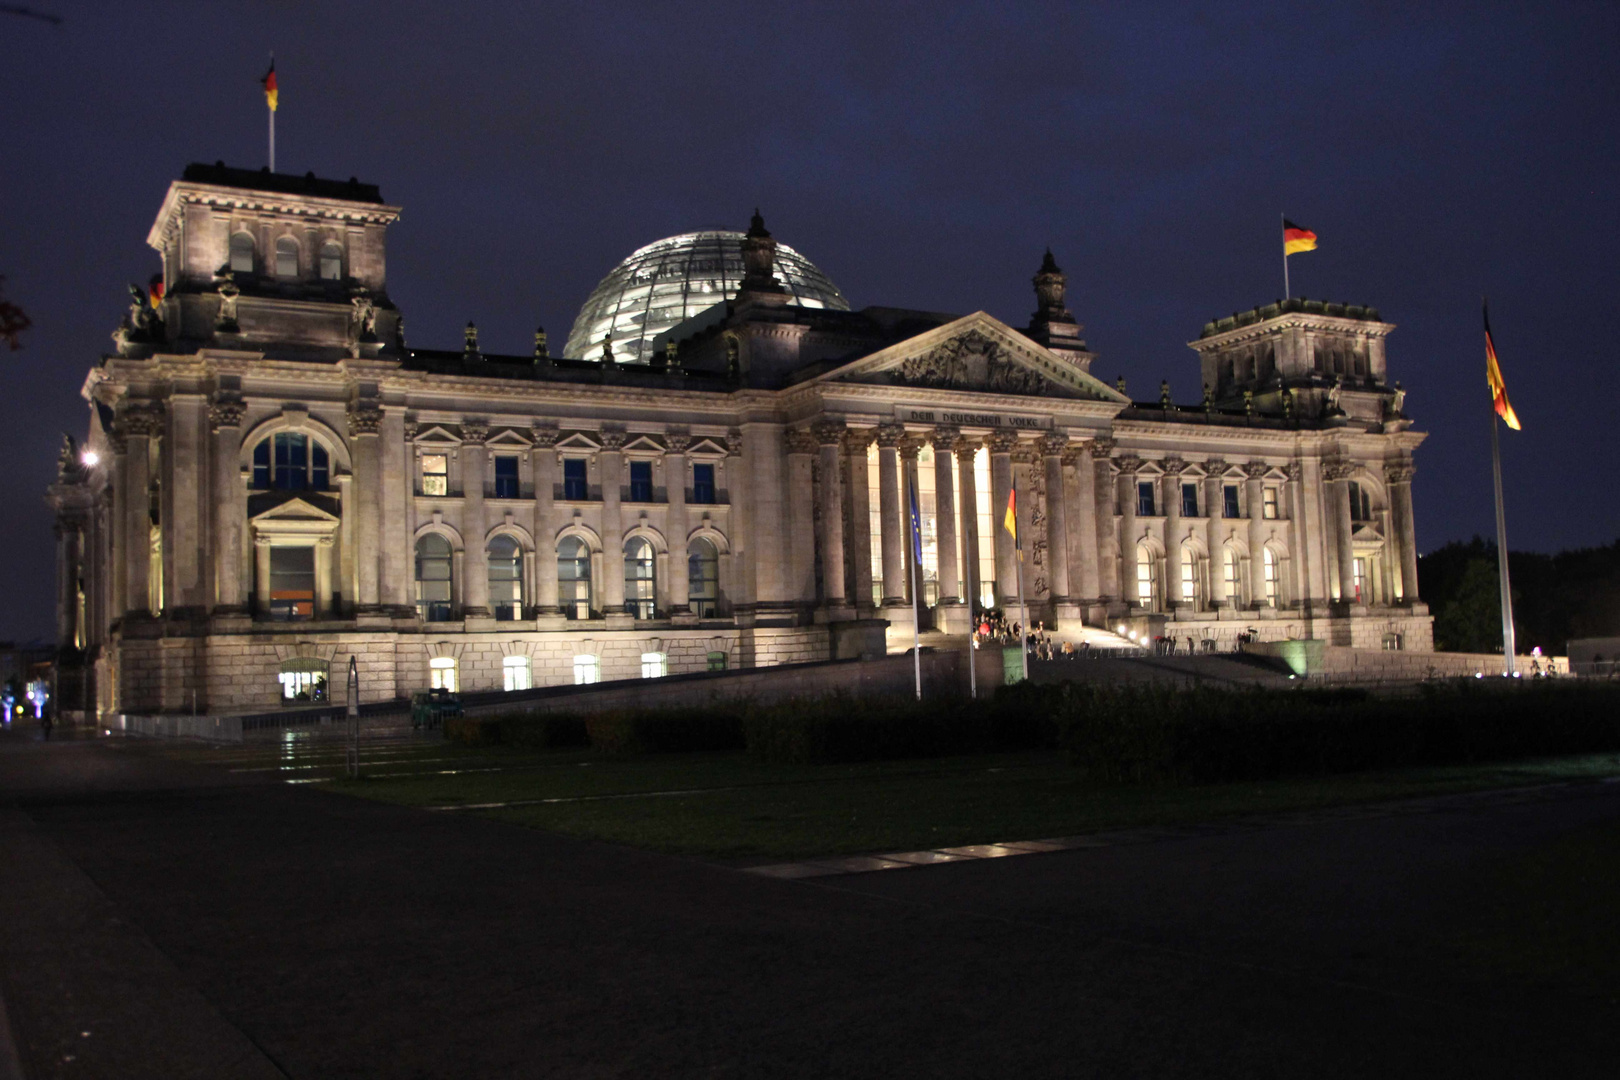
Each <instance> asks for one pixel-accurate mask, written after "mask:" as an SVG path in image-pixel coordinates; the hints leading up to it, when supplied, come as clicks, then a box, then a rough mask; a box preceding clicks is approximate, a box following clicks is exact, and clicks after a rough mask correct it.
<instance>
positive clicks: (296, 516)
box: [253, 496, 339, 524]
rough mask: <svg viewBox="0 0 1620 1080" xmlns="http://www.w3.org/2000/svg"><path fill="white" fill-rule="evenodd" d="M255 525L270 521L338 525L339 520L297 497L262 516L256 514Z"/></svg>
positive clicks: (276, 506)
mask: <svg viewBox="0 0 1620 1080" xmlns="http://www.w3.org/2000/svg"><path fill="white" fill-rule="evenodd" d="M253 520H254V522H255V523H260V522H269V521H303V522H324V523H331V524H336V523H337V522H338V520H339V518H338V517H337V515H336V514H329V513H327V512H326V511H325V510H322V509H321V508H320V507H318V506H315V505H314V504H312V503H308V502H305V501H304V500H303V499H300V498H297V497H296V496H295V497H293V498H291V499H288V500H287V501H286V502H284V503H278V504H277V505H275V506H272V507H271V508H270V509H268V510H266V511H265V512H264V513H262V514H255V515H254V517H253Z"/></svg>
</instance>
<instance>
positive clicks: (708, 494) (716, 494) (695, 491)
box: [692, 461, 720, 506]
mask: <svg viewBox="0 0 1620 1080" xmlns="http://www.w3.org/2000/svg"><path fill="white" fill-rule="evenodd" d="M705 473H706V474H707V477H708V479H707V480H706V481H704V480H701V479H700V477H702V476H704V475H705ZM719 499H720V470H719V467H718V466H717V465H716V464H715V463H714V462H712V461H694V462H692V502H693V503H695V504H697V505H699V506H714V505H716V504H717V503H718V502H719Z"/></svg>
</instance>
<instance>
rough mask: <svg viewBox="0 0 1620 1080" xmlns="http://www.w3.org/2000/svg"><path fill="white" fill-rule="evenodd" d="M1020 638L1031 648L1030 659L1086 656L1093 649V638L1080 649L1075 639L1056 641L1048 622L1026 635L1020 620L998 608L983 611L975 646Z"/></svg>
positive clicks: (974, 632) (975, 630) (1004, 642)
mask: <svg viewBox="0 0 1620 1080" xmlns="http://www.w3.org/2000/svg"><path fill="white" fill-rule="evenodd" d="M1020 641H1022V642H1023V643H1024V644H1025V645H1026V646H1027V647H1028V648H1029V655H1030V658H1031V659H1034V660H1056V659H1058V658H1059V657H1062V658H1064V659H1068V658H1070V657H1074V656H1084V655H1085V654H1086V653H1088V652H1090V650H1091V643H1090V642H1089V641H1088V642H1082V643H1081V645H1080V648H1079V649H1076V648H1075V647H1074V643H1073V642H1071V641H1064V642H1057V641H1054V640H1053V639H1052V635H1051V634H1050V633H1048V632H1047V629H1046V623H1045V622H1036V624H1035V628H1034V629H1033V630H1031V631H1029V632H1028V633H1027V634H1026V633H1025V632H1024V628H1023V626H1021V625H1020V624H1019V623H1018V622H1017V620H1013V621H1011V622H1009V621H1008V620H1007V618H1006V617H1005V616H1004V615H1002V613H1001V611H1000V609H998V608H990V609H988V610H986V611H985V612H984V613H983V614H981V615H980V616H979V625H978V626H977V627H975V628H974V631H973V647H974V648H975V649H977V648H981V647H983V646H985V645H1017V644H1018V643H1019V642H1020Z"/></svg>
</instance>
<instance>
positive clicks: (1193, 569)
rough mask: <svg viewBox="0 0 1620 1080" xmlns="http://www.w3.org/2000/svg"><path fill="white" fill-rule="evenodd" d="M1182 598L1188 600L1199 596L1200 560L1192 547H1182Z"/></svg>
mask: <svg viewBox="0 0 1620 1080" xmlns="http://www.w3.org/2000/svg"><path fill="white" fill-rule="evenodd" d="M1181 598H1182V599H1183V600H1186V601H1188V602H1191V601H1193V600H1196V599H1197V598H1198V561H1197V556H1196V555H1194V554H1193V550H1192V548H1182V549H1181Z"/></svg>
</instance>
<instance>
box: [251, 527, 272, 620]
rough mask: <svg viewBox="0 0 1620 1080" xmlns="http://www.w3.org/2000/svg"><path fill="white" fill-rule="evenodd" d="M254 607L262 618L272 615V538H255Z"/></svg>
mask: <svg viewBox="0 0 1620 1080" xmlns="http://www.w3.org/2000/svg"><path fill="white" fill-rule="evenodd" d="M253 607H254V610H255V612H256V613H257V614H258V616H259V618H261V619H268V618H269V617H270V538H269V537H268V536H255V537H254V538H253Z"/></svg>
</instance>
